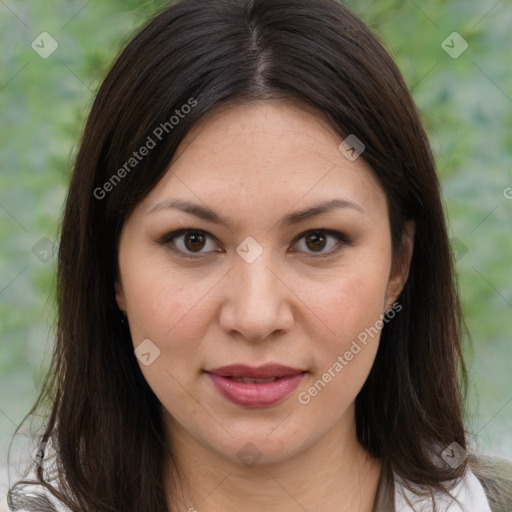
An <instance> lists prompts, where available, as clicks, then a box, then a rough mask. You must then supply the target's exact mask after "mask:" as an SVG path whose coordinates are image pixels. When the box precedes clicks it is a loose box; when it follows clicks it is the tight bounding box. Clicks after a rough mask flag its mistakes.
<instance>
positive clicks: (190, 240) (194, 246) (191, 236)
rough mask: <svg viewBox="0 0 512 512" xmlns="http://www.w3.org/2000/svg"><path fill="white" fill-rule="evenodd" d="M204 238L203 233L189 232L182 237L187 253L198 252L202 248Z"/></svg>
mask: <svg viewBox="0 0 512 512" xmlns="http://www.w3.org/2000/svg"><path fill="white" fill-rule="evenodd" d="M205 242H206V237H205V236H204V234H203V233H196V232H191V233H187V234H186V235H185V236H184V239H183V243H184V244H185V247H186V248H187V249H188V250H189V251H192V252H194V251H200V250H201V249H203V248H204V245H205Z"/></svg>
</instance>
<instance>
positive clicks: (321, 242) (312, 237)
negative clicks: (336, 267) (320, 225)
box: [305, 231, 327, 251]
mask: <svg viewBox="0 0 512 512" xmlns="http://www.w3.org/2000/svg"><path fill="white" fill-rule="evenodd" d="M305 240H306V245H307V247H308V248H309V249H311V250H312V251H321V250H322V249H323V248H324V247H325V244H326V240H327V237H326V236H325V235H324V234H323V233H322V232H320V231H314V232H313V233H310V234H308V235H306V237H305Z"/></svg>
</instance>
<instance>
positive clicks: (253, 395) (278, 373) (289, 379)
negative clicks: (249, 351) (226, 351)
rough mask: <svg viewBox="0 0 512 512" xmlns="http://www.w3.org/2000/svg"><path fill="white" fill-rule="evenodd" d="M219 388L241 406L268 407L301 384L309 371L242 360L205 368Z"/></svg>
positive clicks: (225, 396) (225, 395)
mask: <svg viewBox="0 0 512 512" xmlns="http://www.w3.org/2000/svg"><path fill="white" fill-rule="evenodd" d="M205 373H206V375H207V376H208V377H209V378H210V379H211V381H212V382H213V384H214V386H215V388H216V389H217V391H218V392H219V393H220V394H221V395H222V396H223V397H224V398H227V399H228V400H230V401H231V402H233V403H235V404H236V405H239V406H242V407H268V406H271V405H276V404H278V403H279V402H282V401H283V400H284V399H285V398H286V397H287V396H288V395H290V393H292V391H293V390H294V389H295V388H296V387H297V386H298V385H299V383H300V381H301V380H302V378H303V377H304V376H305V375H306V371H305V370H302V369H300V368H292V367H290V366H283V365H280V364H267V365H264V366H260V367H257V368H256V367H251V366H247V365H242V364H236V365H229V366H223V367H221V368H214V369H212V370H205Z"/></svg>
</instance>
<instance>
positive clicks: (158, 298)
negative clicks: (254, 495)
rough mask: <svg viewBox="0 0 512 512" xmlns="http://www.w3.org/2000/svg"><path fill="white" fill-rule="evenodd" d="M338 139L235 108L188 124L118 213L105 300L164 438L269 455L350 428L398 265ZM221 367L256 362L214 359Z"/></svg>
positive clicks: (287, 117) (380, 211) (286, 116)
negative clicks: (110, 292)
mask: <svg viewBox="0 0 512 512" xmlns="http://www.w3.org/2000/svg"><path fill="white" fill-rule="evenodd" d="M341 141H342V139H341V138H340V137H339V136H338V135H336V134H335V133H334V132H333V131H332V130H331V129H330V128H329V127H328V126H327V125H326V124H324V123H322V122H321V121H320V119H319V118H318V117H317V116H316V115H315V114H314V113H313V112H311V111H309V110H304V109H302V108H300V107H299V106H293V105H291V104H289V103H285V102H281V101H275V100H274V101H268V102H256V103H252V104H243V105H236V106H231V107H229V108H227V109H224V110H223V111H222V112H217V113H216V114H215V115H213V116H212V117H210V118H208V119H207V120H203V121H202V122H201V123H200V124H198V125H197V126H196V127H195V128H194V129H193V130H192V131H191V132H190V133H189V134H188V136H187V138H186V140H185V141H183V143H182V145H181V146H180V148H179V151H178V154H179V158H176V159H175V160H174V161H173V163H172V166H171V167H170V168H169V170H168V171H167V173H166V174H165V176H164V177H163V179H162V180H161V181H160V182H159V183H158V185H157V186H156V187H155V188H154V189H153V190H152V191H151V193H150V194H149V195H148V196H147V197H146V198H145V200H144V201H143V202H141V203H140V204H139V205H138V206H137V208H136V209H135V211H134V212H133V214H132V215H131V216H130V217H129V218H128V220H127V221H126V223H125V225H124V228H123V231H122V234H121V239H120V245H119V265H120V281H119V282H118V283H116V298H117V302H118V305H119V307H120V308H121V309H122V310H123V311H126V313H127V316H128V320H129V325H130V330H131V335H132V339H133V344H134V348H135V349H136V355H137V357H138V360H139V365H140V368H141V370H142V372H143V374H144V376H145V378H146V379H147V381H148V383H149V385H150V386H151V388H152V389H153V391H154V393H155V394H156V396H157V397H158V399H159V400H160V402H161V403H162V405H163V408H164V412H165V417H166V425H167V427H168V431H169V433H170V435H171V437H172V436H173V435H174V436H175V438H176V439H182V440H186V442H189V443H195V444H196V445H201V446H202V447H203V448H206V449H209V450H211V451H212V452H216V453H217V454H220V455H222V456H224V457H225V458H227V459H230V460H232V461H233V462H237V461H238V462H244V461H247V457H249V459H250V458H251V457H252V460H256V459H259V460H260V462H276V461H283V460H286V459H288V458H290V457H292V456H294V455H296V454H299V453H301V452H302V451H304V450H306V449H307V448H309V447H311V446H313V445H314V444H315V443H316V442H318V441H319V440H320V439H322V438H323V437H324V436H325V435H326V434H327V433H328V432H332V431H334V432H350V433H351V435H352V434H353V432H354V429H353V427H354V424H355V420H354V407H353V404H354V400H355V398H356V395H357V394H358V392H359V390H360V389H361V387H362V385H363V383H364V381H365V380H366V378H367V376H368V373H369V371H370V368H371V366H372V363H373V361H374V357H375V353H376V351H377V347H378V341H379V336H380V328H381V327H382V325H383V321H382V315H383V314H384V313H385V312H386V311H387V310H388V309H389V308H391V307H392V305H393V303H394V301H395V299H396V297H397V296H398V294H399V292H400V290H401V288H402V286H403V284H404V282H405V279H406V276H407V268H408V263H407V265H406V266H405V267H404V268H403V270H401V271H400V272H398V271H396V272H395V271H394V270H393V271H392V259H391V235H390V226H389V220H388V210H387V203H386V197H385V194H384V192H383V190H382V189H381V188H380V186H379V185H378V184H377V182H376V180H375V179H374V178H373V176H372V173H371V171H370V169H369V168H368V167H367V165H366V164H365V163H364V162H363V160H362V159H361V158H357V159H355V160H353V156H352V153H353V152H350V151H349V152H348V153H346V152H345V153H343V152H341V151H340V150H339V149H338V146H339V144H340V142H341ZM345 155H349V156H351V159H349V158H347V157H346V156H345ZM335 200H336V201H337V203H333V201H335ZM171 203H174V204H175V206H174V207H173V206H172V205H171ZM185 203H186V204H188V205H189V206H188V207H186V208H185V207H184V206H183V205H185ZM180 205H181V207H180ZM192 205H193V206H192ZM325 205H327V206H325ZM329 205H331V206H329ZM186 210H188V211H186ZM194 212H195V213H194ZM219 219H221V220H219ZM409 228H411V226H409ZM180 229H187V230H190V231H188V232H185V233H182V234H178V236H176V237H175V238H173V239H171V236H168V235H169V234H170V233H172V232H174V231H177V230H180ZM409 233H410V236H409V238H408V239H407V242H406V244H405V246H404V247H405V254H406V256H407V257H406V261H407V262H408V261H409V260H410V256H411V251H412V236H413V234H412V228H411V230H410V231H409ZM393 314H396V315H399V314H400V313H399V308H397V309H396V310H394V311H393ZM269 364H272V365H283V366H286V367H289V368H291V370H288V374H287V375H286V373H287V372H286V370H285V371H280V370H283V369H282V368H281V369H280V370H279V369H277V370H276V368H275V367H274V368H272V367H270V368H267V372H266V373H265V372H264V371H262V370H261V367H263V366H265V365H269ZM228 365H246V366H248V367H251V368H252V369H253V370H254V369H255V370H254V371H255V373H251V372H250V370H248V369H247V368H238V369H233V368H231V369H229V368H228V369H227V370H226V371H224V372H222V371H221V370H216V369H218V368H221V367H225V366H228ZM212 371H213V372H216V374H217V375H214V374H213V373H212ZM219 374H224V376H222V375H219ZM242 376H245V377H248V376H252V377H253V378H256V377H257V379H256V380H253V381H247V380H246V381H245V382H244V381H243V380H242V381H241V378H242ZM279 376H280V378H279V380H277V381H274V383H269V382H262V381H261V379H263V377H267V378H274V377H279ZM234 377H239V378H238V379H237V380H235V379H234ZM249 443H250V444H249Z"/></svg>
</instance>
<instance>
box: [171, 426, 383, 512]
mask: <svg viewBox="0 0 512 512" xmlns="http://www.w3.org/2000/svg"><path fill="white" fill-rule="evenodd" d="M171 438H172V442H171V444H172V447H173V455H174V459H175V460H176V462H177V469H178V472H179V479H178V480H177V479H176V476H175V475H176V471H175V469H174V468H173V467H172V466H171V462H170V459H168V460H167V465H166V476H165V485H166V487H167V495H168V496H169V504H170V505H171V507H170V509H171V510H185V511H189V512H194V510H197V511H198V512H226V511H231V510H233V511H235V510H243V511H244V512H277V511H282V510H309V511H315V510H318V511H320V510H321V511H322V512H349V511H351V512H352V511H354V510H358V511H359V512H372V510H373V507H374V502H375V496H376V493H377V487H378V483H379V477H380V473H381V463H380V461H379V460H377V459H374V458H372V457H370V455H369V454H368V453H367V452H366V450H365V449H364V448H363V447H362V446H361V445H360V444H359V443H358V442H357V439H356V431H355V421H353V422H351V424H349V428H348V429H347V428H344V426H343V425H342V424H337V425H336V426H335V427H334V428H332V429H331V430H330V431H329V432H328V433H327V434H326V435H325V436H323V437H322V438H321V439H319V440H318V441H317V442H316V443H314V444H312V445H311V446H310V447H308V448H307V449H305V450H303V451H301V452H299V453H298V454H296V455H294V456H293V457H290V458H287V459H285V460H281V461H279V462H275V463H268V464H256V465H254V466H246V465H244V464H242V463H240V462H238V461H236V462H235V461H232V460H230V459H227V458H225V457H223V456H222V455H221V454H219V453H217V452H214V451H212V450H209V449H208V448H206V447H204V446H203V445H201V444H199V443H197V442H196V441H195V440H194V439H193V438H192V437H191V436H190V435H189V434H188V432H186V431H184V430H183V429H180V428H179V425H177V424H173V426H172V436H171ZM172 475H174V479H173V478H172ZM172 481H174V482H177V481H178V485H177V486H176V485H172V483H171V482H172ZM178 491H179V492H178Z"/></svg>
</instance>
